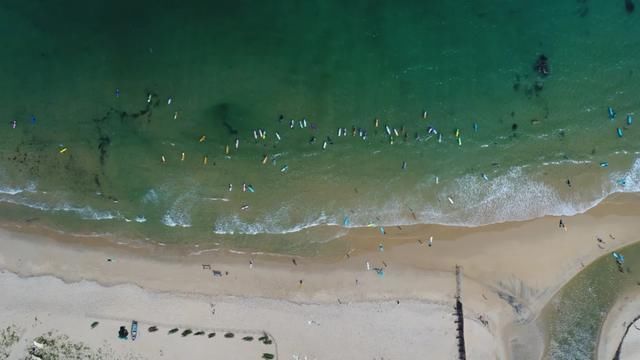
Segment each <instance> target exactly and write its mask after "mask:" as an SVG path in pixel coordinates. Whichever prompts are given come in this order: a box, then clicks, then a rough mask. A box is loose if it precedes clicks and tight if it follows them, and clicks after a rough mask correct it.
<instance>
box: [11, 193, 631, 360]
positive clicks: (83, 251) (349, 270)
mask: <svg viewBox="0 0 640 360" xmlns="http://www.w3.org/2000/svg"><path fill="white" fill-rule="evenodd" d="M638 199H640V196H638V195H633V194H631V195H629V194H626V195H613V196H610V197H609V198H608V199H607V200H605V201H604V202H603V203H602V204H600V205H599V206H597V207H596V208H594V209H591V210H590V211H588V212H587V213H585V214H581V215H577V216H573V217H568V218H563V221H564V223H565V224H566V229H567V230H566V231H564V230H562V229H561V228H559V226H558V222H559V218H557V217H544V218H539V219H535V220H531V221H524V222H513V223H503V224H496V225H489V226H483V227H477V228H456V227H444V226H431V225H418V226H410V227H402V228H387V229H386V230H387V234H386V235H382V234H380V232H379V231H378V229H377V228H362V229H353V230H350V231H349V232H348V233H347V234H346V235H345V236H344V237H343V238H341V239H338V240H335V241H338V242H343V244H342V246H344V248H346V249H351V250H350V251H348V252H349V255H348V256H346V254H345V255H340V256H325V257H309V258H303V257H296V258H295V260H296V262H295V264H294V263H293V258H292V257H291V256H284V255H282V256H274V255H258V254H239V253H232V252H230V251H228V250H217V251H210V252H207V251H203V250H206V249H196V248H190V249H187V248H171V247H162V246H147V245H141V246H135V245H134V244H129V245H118V244H114V243H112V242H109V241H105V240H104V239H100V238H74V237H72V236H62V235H61V234H57V235H55V236H52V235H54V234H51V233H48V232H46V231H43V229H40V228H37V227H35V225H29V224H13V225H11V226H9V225H8V224H7V227H8V228H9V229H8V230H2V231H1V232H0V268H2V269H4V270H6V271H8V272H12V273H16V274H19V275H20V276H22V277H35V278H34V279H13V278H9V279H8V280H7V277H8V276H9V277H10V275H9V274H5V275H3V280H2V281H3V282H5V284H6V285H7V286H8V287H11V288H15V287H22V289H23V290H22V291H18V292H11V293H10V294H9V295H8V296H7V297H6V299H5V300H4V301H8V306H9V308H12V307H15V306H18V305H20V306H21V307H23V309H22V310H21V311H19V313H20V314H25V313H28V312H29V311H32V312H34V313H37V312H50V313H52V314H55V313H56V312H57V314H58V315H60V316H62V315H63V314H62V313H61V312H60V309H61V308H65V307H72V308H74V309H75V308H76V305H74V304H75V303H74V302H75V301H83V300H82V299H83V296H89V295H87V294H86V293H84V294H83V295H71V294H72V293H73V291H74V290H73V288H74V287H80V288H83V287H86V288H92V289H96V290H95V291H96V292H97V293H98V294H99V295H97V296H98V298H109V297H115V298H118V299H119V300H118V302H119V304H120V306H118V307H108V306H106V305H105V303H102V302H97V303H95V305H92V306H93V310H94V313H99V314H100V316H102V317H104V318H108V319H115V318H118V319H122V318H126V319H132V318H135V317H137V316H138V315H137V314H139V312H138V311H137V310H135V309H138V308H137V306H138V305H136V304H137V303H138V301H137V300H133V299H137V297H135V296H134V297H131V298H130V297H129V296H128V295H127V293H126V292H125V291H124V290H122V289H123V288H127V289H129V288H130V286H129V285H125V284H132V285H136V287H135V289H136V290H135V291H137V292H138V295H136V296H139V297H149V298H150V299H151V300H149V301H150V302H151V304H150V305H149V306H150V307H151V308H154V307H157V309H158V311H152V312H149V313H145V314H146V315H145V316H144V317H142V316H141V317H140V319H143V320H144V321H145V324H149V323H154V322H158V323H163V324H166V325H167V326H169V325H170V324H174V323H175V324H178V323H180V324H186V325H189V326H194V327H195V326H201V327H214V326H213V323H212V322H210V321H206V320H205V319H206V311H205V310H207V307H208V303H209V302H211V301H215V302H216V303H222V304H226V305H224V306H223V307H222V308H225V307H227V306H228V307H229V309H230V310H229V312H228V313H227V312H226V311H223V312H221V313H220V314H224V313H226V314H225V315H224V316H226V317H227V318H226V322H225V325H224V326H227V327H229V328H243V325H242V323H244V322H245V321H244V320H243V319H242V316H244V315H241V314H248V315H251V316H252V317H255V318H256V319H260V322H258V323H254V324H252V326H249V327H248V328H252V329H253V328H256V327H257V328H262V329H264V330H266V331H269V332H270V333H271V334H273V336H274V337H275V338H276V340H277V342H278V346H279V349H278V351H279V354H280V356H281V358H291V356H292V355H296V354H299V353H301V351H303V352H305V354H307V355H310V356H311V357H310V358H313V356H315V357H317V358H323V359H325V358H329V359H330V358H343V357H344V356H346V355H349V354H351V355H353V356H355V358H371V357H375V356H378V357H380V356H384V357H385V358H386V357H392V358H396V357H398V358H406V357H407V356H416V355H420V354H424V353H425V352H427V351H430V352H432V351H437V352H438V354H442V356H444V357H446V356H450V355H446V354H450V353H451V352H455V333H454V332H455V324H454V323H453V320H454V318H453V315H452V313H453V305H454V296H455V289H456V282H455V275H454V268H455V265H460V266H462V269H463V281H462V301H463V304H464V307H465V308H464V309H465V318H466V321H465V331H466V334H465V335H466V343H467V350H468V355H469V358H483V359H484V358H499V359H507V358H520V359H522V358H525V359H526V358H534V359H536V358H539V357H540V355H541V354H542V351H543V348H544V341H543V336H542V334H541V333H540V331H539V330H538V329H537V328H536V326H535V323H534V320H535V319H536V318H537V316H538V314H539V312H540V310H541V309H542V307H543V306H544V305H545V304H546V303H547V301H548V300H549V299H550V298H551V297H552V296H553V294H555V292H557V291H558V289H560V287H561V286H562V285H564V284H565V283H566V282H567V281H568V280H569V279H570V278H571V277H573V276H574V275H575V274H576V273H577V272H578V271H580V270H581V269H582V267H583V266H586V265H587V264H589V263H590V262H592V261H593V260H595V259H596V258H597V257H599V256H601V255H603V254H606V253H608V252H610V251H612V250H614V249H616V248H618V247H621V246H624V245H627V244H630V243H632V242H635V241H636V240H637V234H638V233H640V223H638V222H637V218H638V216H639V215H640V203H639V202H638V201H637V200H638ZM18 225H19V228H18V227H17V226H18ZM609 235H611V236H609ZM430 236H433V246H431V247H429V246H428V245H427V243H428V239H429V237H430ZM597 236H599V237H601V238H603V239H605V240H606V244H604V249H601V248H600V247H598V243H597V241H596V237H597ZM420 242H422V243H420ZM380 244H382V245H383V249H384V251H380V250H379V245H380ZM198 252H199V254H197V253H198ZM189 254H192V255H189ZM195 254H197V255H195ZM108 259H111V261H108ZM250 262H251V263H252V264H253V265H251V266H250ZM367 262H369V265H370V268H380V269H382V270H383V271H384V276H382V277H381V276H379V275H377V274H376V272H375V271H372V270H370V271H367V265H366V264H367ZM203 264H205V265H210V267H211V269H209V268H208V267H206V269H203ZM212 270H216V271H220V272H221V273H222V274H223V275H222V276H220V277H214V276H213V274H212ZM226 272H228V275H225V274H226ZM42 276H54V277H57V278H60V279H63V280H64V281H65V282H66V283H67V284H63V283H57V282H55V281H54V280H53V279H51V278H50V277H47V278H43V277H42ZM83 280H86V281H83ZM301 280H302V284H300V281H301ZM29 281H39V282H42V283H43V284H49V283H50V282H54V283H56V284H58V285H56V287H55V288H52V289H50V290H47V291H49V292H44V293H40V292H39V290H38V287H39V286H34V285H33V284H29V283H28V282H29ZM78 282H79V283H78ZM94 282H95V283H94ZM68 283H70V284H68ZM3 287H4V286H3ZM43 294H51V298H52V299H55V301H47V302H39V303H37V302H31V301H28V299H33V298H34V297H42V296H46V295H43ZM55 294H58V295H56V297H53V296H54V295H55ZM60 294H69V296H63V295H60ZM158 296H167V297H168V298H170V299H169V300H167V303H166V304H168V305H166V304H165V306H167V307H165V308H162V310H160V309H161V307H160V305H158V304H157V303H155V302H154V301H155V300H154V299H155V297H158ZM25 299H27V300H25ZM204 299H206V300H204ZM211 299H213V300H211ZM85 300H86V299H85ZM187 300H189V301H192V302H193V303H194V304H199V305H189V306H186V305H185V306H183V305H182V304H181V301H187ZM398 301H399V302H400V304H398V303H397V302H398ZM247 302H254V303H252V305H251V306H247V305H242V304H246V303H247ZM205 305H206V306H205ZM79 307H80V308H81V306H79ZM305 307H312V308H313V309H314V310H313V311H312V312H310V313H309V312H305V310H302V309H303V308H305ZM125 308H127V309H131V311H123V310H122V309H125ZM168 308H171V309H173V311H171V312H170V313H171V314H172V315H171V316H168V315H167V314H168V313H169V312H168V310H166V309H168ZM198 308H199V310H198ZM274 308H276V309H280V310H278V311H273V312H272V311H271V309H274ZM231 309H233V310H231ZM218 311H219V310H217V311H216V316H217V315H218V314H219V312H218ZM140 314H141V313H140ZM248 315H247V316H248ZM5 316H6V318H5V320H4V321H3V323H6V322H9V323H11V322H12V321H14V322H15V323H18V325H20V324H22V325H21V326H23V327H27V326H28V324H27V323H24V321H25V320H24V319H21V318H20V317H18V316H17V315H15V316H12V315H10V314H9V315H6V314H5ZM75 316H79V317H81V318H82V317H84V318H85V319H86V321H87V324H89V323H91V321H90V320H91V319H92V318H91V316H89V315H88V313H87V312H86V311H85V312H82V311H79V312H78V314H76V315H75ZM189 316H192V317H191V318H190V317H189ZM209 316H210V315H209ZM221 316H222V315H221ZM309 316H311V317H313V319H316V320H314V321H317V322H319V323H320V324H321V325H320V327H321V328H322V330H323V331H322V334H331V336H329V335H327V336H329V338H328V339H327V341H324V339H323V341H318V338H317V336H314V331H315V330H313V329H314V327H313V326H310V324H309V323H308V321H309V320H310V319H307V318H308V317H309ZM172 317H175V318H172ZM412 317H416V319H418V320H416V321H417V322H416V323H415V324H414V323H412V322H411V321H413V320H410V319H412ZM287 319H288V320H289V321H286V320H287ZM123 321H124V320H123ZM483 322H484V324H486V325H484V324H483ZM58 324H60V325H58ZM114 324H115V323H114ZM410 324H414V325H410ZM312 325H313V324H312ZM29 326H30V325H29ZM49 326H52V327H57V328H59V331H61V332H63V333H64V332H67V333H69V332H71V331H72V330H73V326H69V325H64V324H63V323H60V321H56V324H55V325H53V324H50V325H49ZM87 326H88V325H87ZM383 329H384V330H383ZM116 330H117V329H116ZM341 331H344V332H345V333H341ZM385 331H388V332H386V333H385ZM422 331H425V332H427V333H428V334H429V335H427V333H423V332H422ZM341 334H342V335H341ZM346 334H351V335H352V336H356V335H357V339H358V341H357V342H355V343H354V342H353V341H351V342H347V341H348V340H353V338H350V337H348V336H347V335H346ZM354 334H355V335H354ZM393 334H403V335H402V336H399V335H393ZM142 335H144V334H142ZM316 335H317V334H316ZM114 337H115V336H114ZM105 340H107V339H105ZM118 344H119V343H118ZM327 344H329V345H327ZM523 344H526V346H523ZM145 349H146V348H145ZM156 350H157V349H156ZM131 351H140V353H141V354H142V355H143V356H148V357H152V356H153V353H152V351H155V350H144V349H143V348H142V347H141V348H140V349H138V348H132V349H131ZM149 351H151V352H149ZM166 351H169V350H166ZM220 351H222V350H220ZM225 351H231V350H225ZM345 354H346V355H345ZM474 354H475V356H474ZM360 355H362V356H360ZM438 358H441V357H438Z"/></svg>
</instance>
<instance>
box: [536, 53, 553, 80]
mask: <svg viewBox="0 0 640 360" xmlns="http://www.w3.org/2000/svg"><path fill="white" fill-rule="evenodd" d="M533 68H534V70H535V71H536V72H537V73H538V74H540V75H542V76H543V77H544V76H547V75H549V74H550V73H551V71H550V70H549V58H547V57H546V56H545V55H544V54H540V56H538V59H537V60H536V63H535V65H534V66H533Z"/></svg>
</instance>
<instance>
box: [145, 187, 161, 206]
mask: <svg viewBox="0 0 640 360" xmlns="http://www.w3.org/2000/svg"><path fill="white" fill-rule="evenodd" d="M142 202H143V203H154V204H155V203H157V202H158V193H157V192H156V191H155V190H154V189H149V191H147V192H146V193H145V194H144V196H143V197H142Z"/></svg>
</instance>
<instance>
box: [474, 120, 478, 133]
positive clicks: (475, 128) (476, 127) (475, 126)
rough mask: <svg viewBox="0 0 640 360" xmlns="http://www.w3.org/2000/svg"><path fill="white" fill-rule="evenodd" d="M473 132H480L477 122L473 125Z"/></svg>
mask: <svg viewBox="0 0 640 360" xmlns="http://www.w3.org/2000/svg"><path fill="white" fill-rule="evenodd" d="M473 131H474V132H478V123H477V122H474V123H473Z"/></svg>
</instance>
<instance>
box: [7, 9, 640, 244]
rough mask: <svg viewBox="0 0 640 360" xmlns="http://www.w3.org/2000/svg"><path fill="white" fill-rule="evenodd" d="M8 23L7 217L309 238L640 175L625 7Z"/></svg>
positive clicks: (247, 13)
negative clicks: (631, 118) (543, 67)
mask: <svg viewBox="0 0 640 360" xmlns="http://www.w3.org/2000/svg"><path fill="white" fill-rule="evenodd" d="M0 20H1V21H0V27H2V28H3V30H4V31H5V33H10V34H12V36H11V37H8V38H7V39H6V41H5V42H6V44H5V45H4V46H3V48H2V49H1V50H0V52H3V53H4V54H3V55H4V56H0V75H1V76H2V79H3V81H2V82H0V96H1V97H2V100H3V101H2V103H3V104H4V106H3V107H2V109H0V117H1V118H3V119H5V122H4V124H5V125H3V129H4V130H2V131H0V202H3V203H4V205H3V206H1V207H0V215H1V216H4V217H5V218H7V219H12V220H20V219H26V218H35V217H37V218H38V219H39V221H42V222H43V223H45V224H47V225H49V226H54V227H56V228H59V229H62V230H67V231H75V232H92V233H108V234H114V235H117V236H127V237H135V238H142V239H144V238H152V239H155V240H157V241H161V242H206V241H209V242H215V243H224V244H226V245H230V246H238V247H253V248H263V249H269V250H277V251H293V250H294V249H295V250H300V251H302V250H304V249H305V248H307V247H308V246H310V245H309V244H312V243H314V244H318V243H324V242H326V241H329V240H330V239H333V238H335V237H337V236H340V234H342V233H343V232H344V231H345V230H344V229H341V228H340V227H349V226H366V225H369V224H375V225H378V226H379V225H391V224H409V223H439V224H456V225H467V226H474V225H480V224H486V223H493V222H500V221H507V220H521V219H529V218H533V217H537V216H542V215H544V214H556V215H560V214H565V215H568V214H573V213H576V212H581V211H584V210H586V209H588V208H589V207H591V206H593V205H594V204H596V203H597V202H598V201H600V200H601V199H602V198H604V197H605V196H606V195H607V194H609V193H611V192H615V191H638V189H640V181H639V177H640V173H639V170H640V162H638V161H636V159H637V158H638V152H639V151H640V145H638V144H639V143H638V141H637V140H636V138H637V134H636V132H637V131H636V130H635V126H636V124H633V125H630V126H628V125H625V118H626V115H627V113H633V112H635V111H636V109H640V101H639V100H638V98H637V96H635V94H637V89H638V85H637V80H636V77H637V76H638V75H637V74H636V73H635V72H634V71H635V70H636V68H637V65H638V60H637V59H638V56H639V55H640V46H638V45H639V44H638V43H639V42H640V39H638V37H637V36H635V34H634V32H633V31H630V30H629V29H631V28H633V27H634V26H636V25H637V22H638V21H640V19H639V18H638V14H636V13H633V14H630V15H629V14H626V13H625V9H624V6H623V4H617V3H616V4H609V3H604V2H602V3H600V2H593V1H584V0H582V1H577V2H573V1H569V2H557V1H553V2H552V1H538V2H535V3H530V4H526V3H519V2H512V1H463V2H433V3H424V2H417V1H400V2H394V3H385V2H377V1H374V2H372V1H350V2H348V3H347V4H345V3H344V2H340V1H333V0H331V1H317V2H314V1H311V2H304V3H300V4H292V3H291V2H288V1H271V2H265V3H263V4H257V3H255V2H249V1H217V2H210V1H188V2H184V3H181V4H174V3H171V2H164V1H153V2H152V1H137V2H135V4H131V3H130V2H126V1H94V2H91V3H90V4H89V3H86V2H80V1H71V2H67V3H66V5H65V6H60V5H59V4H57V3H54V2H44V1H42V2H23V1H17V0H9V1H4V2H2V4H0ZM612 40H615V41H612ZM542 53H544V54H545V55H547V56H548V57H549V62H550V67H551V75H550V76H547V77H541V76H539V75H538V74H537V73H536V72H535V71H534V69H533V64H534V62H535V60H536V58H537V56H538V55H539V54H542ZM536 84H537V86H538V89H540V88H541V89H542V90H536ZM116 89H118V90H119V93H118V94H117V95H118V96H116ZM149 95H151V98H150V101H148V99H149ZM169 98H171V99H172V101H171V103H170V104H169V103H168V100H169ZM608 106H611V107H613V108H614V109H615V111H616V112H617V114H618V115H617V117H616V118H615V120H609V119H608V116H607V107H608ZM424 111H428V116H427V118H426V119H425V118H424V117H423V112H424ZM176 113H177V117H176V116H175V115H176ZM281 116H282V118H281ZM33 117H35V121H34V120H33ZM303 119H306V120H307V127H304V128H301V127H300V122H301V121H302V120H303ZM375 119H379V126H378V127H375ZM11 120H16V122H17V123H16V125H17V126H16V128H15V129H12V128H11V126H10V124H9V122H10V121H11ZM291 120H293V121H294V128H293V129H292V128H290V127H289V124H290V121H291ZM474 123H476V124H477V127H474ZM385 126H389V131H390V133H391V134H392V135H391V136H390V135H388V134H387V130H386V128H385ZM428 126H432V127H434V128H436V129H437V130H438V131H439V133H440V134H441V135H442V141H441V142H439V141H438V136H433V134H428V132H427V127H428ZM618 127H620V128H622V129H623V132H624V136H623V137H622V138H618V137H617V136H616V128H618ZM338 128H346V133H347V134H346V135H347V136H338V133H337V131H338ZM353 128H355V129H356V136H352V134H353V132H352V129H353ZM257 129H261V130H264V131H266V136H265V139H261V138H258V139H257V140H256V139H255V138H254V135H253V131H254V130H257ZM358 129H361V130H362V132H363V134H364V132H366V134H367V136H366V139H363V138H362V137H361V136H359V131H358ZM394 129H395V130H397V131H398V136H396V135H395V131H394ZM456 129H459V137H460V139H461V144H462V145H458V143H457V138H456V135H455V132H456ZM276 132H278V134H279V135H280V140H278V139H277V138H276V136H275V133H276ZM202 136H206V140H204V141H203V142H200V141H199V139H201V137H202ZM313 137H315V139H316V141H315V143H313V144H311V143H310V140H311V139H312V138H313ZM327 137H330V140H328V144H327V147H326V149H325V150H323V142H324V141H325V140H327ZM236 139H238V141H239V147H238V149H236V148H235V141H236ZM391 140H393V142H394V144H390V142H391ZM226 146H229V152H228V154H225V147H226ZM64 148H66V149H67V150H66V152H64V153H60V152H59V151H60V150H62V149H64ZM182 153H184V157H185V158H184V161H182V160H181V157H182ZM265 155H266V157H267V159H266V163H265V164H262V160H263V159H264V157H265ZM163 156H164V158H165V160H166V162H165V163H163V162H162V161H161V159H162V157H163ZM205 156H206V157H207V164H206V165H204V164H203V162H204V157H205ZM403 162H406V169H404V170H403V169H402V168H403ZM601 162H607V163H608V167H606V168H605V167H600V165H599V164H600V163H601ZM285 165H286V166H287V170H286V171H284V172H282V171H281V169H282V168H283V167H284V166H285ZM483 173H484V174H486V178H487V179H488V180H486V179H484V178H483V177H482V176H481V174H483ZM436 179H437V181H436ZM567 179H570V180H571V183H572V186H571V187H568V186H567V184H566V180H567ZM243 183H246V184H250V185H252V186H253V188H254V189H255V193H250V192H242V184H243ZM229 184H233V191H231V192H229V191H228V186H229ZM449 199H451V200H449ZM227 200H228V201H227ZM244 205H249V208H248V209H247V210H246V211H242V210H241V207H242V206H244ZM25 207H26V208H25ZM318 224H336V225H340V227H331V228H325V229H322V230H318V229H317V228H313V226H314V225H318ZM281 234H288V235H284V236H281Z"/></svg>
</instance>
